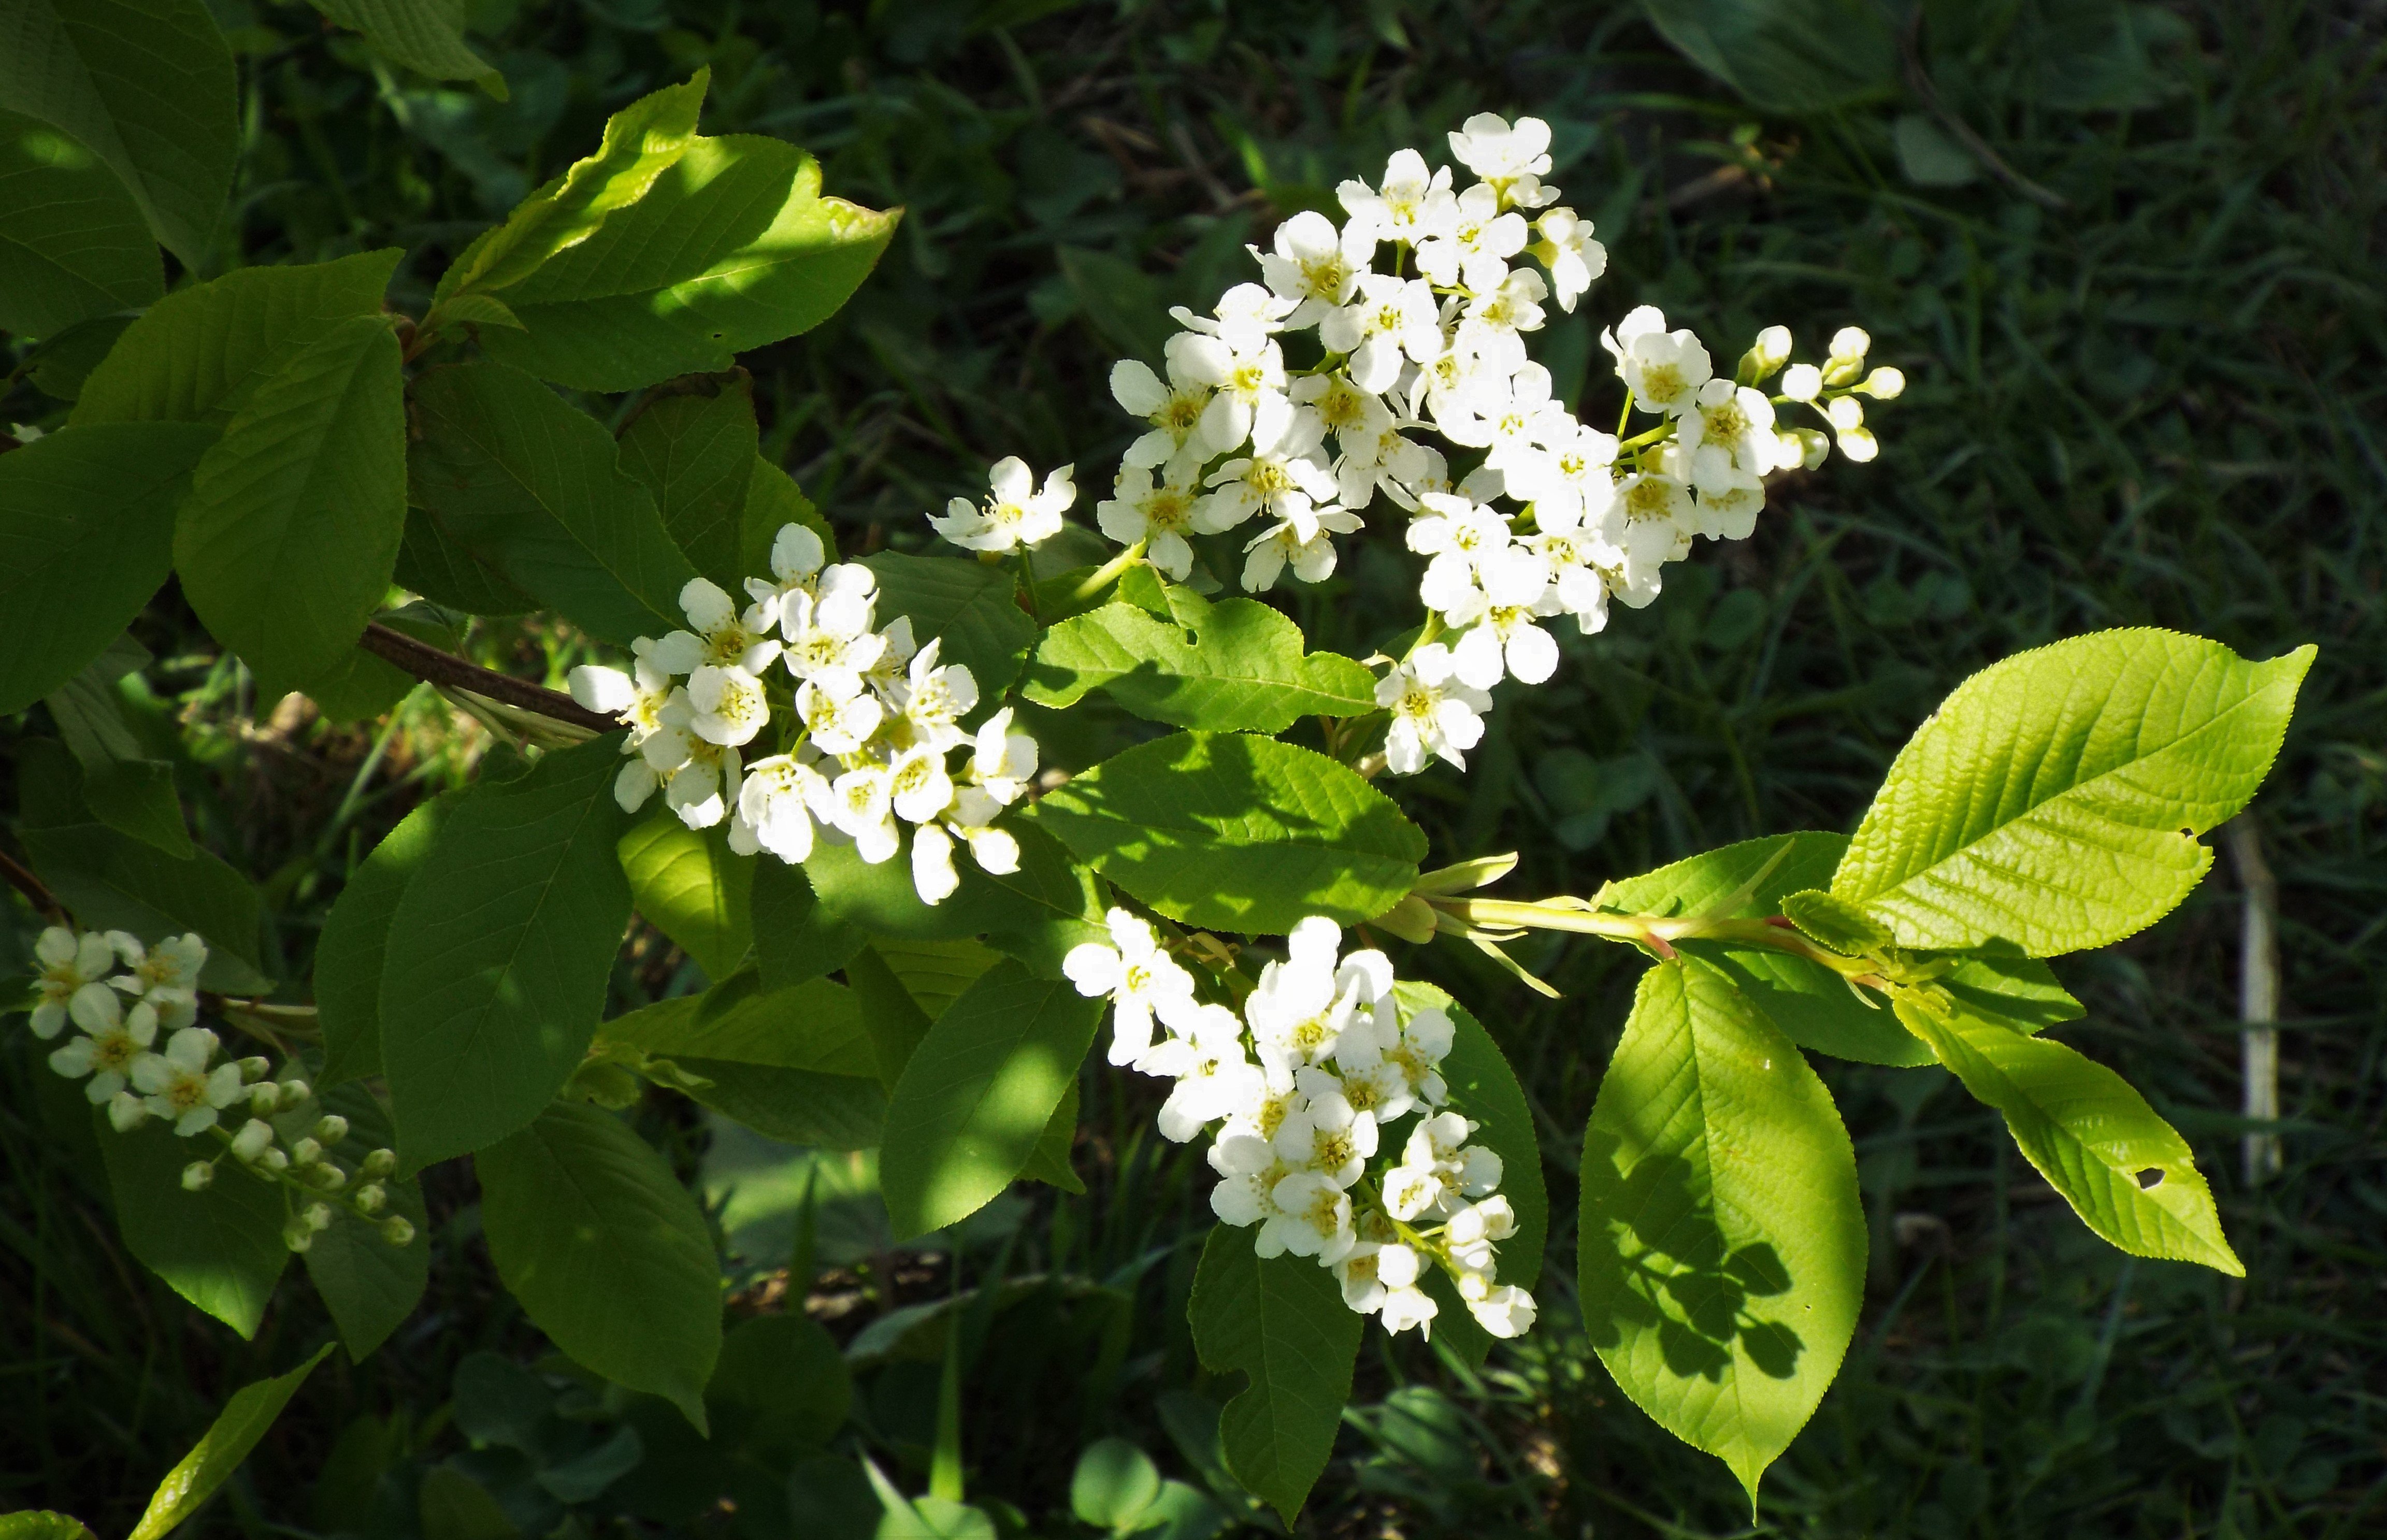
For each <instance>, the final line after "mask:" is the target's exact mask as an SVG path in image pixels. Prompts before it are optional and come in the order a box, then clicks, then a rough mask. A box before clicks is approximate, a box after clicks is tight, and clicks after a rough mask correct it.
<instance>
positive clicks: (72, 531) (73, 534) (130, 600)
mask: <svg viewBox="0 0 2387 1540" xmlns="http://www.w3.org/2000/svg"><path fill="white" fill-rule="evenodd" d="M214 438H215V433H214V431H213V430H212V429H209V428H204V427H200V426H198V425H196V424H195V423H121V424H116V425H111V426H107V427H100V428H65V429H61V430H60V431H58V432H57V433H52V434H45V435H43V436H42V437H40V438H37V439H35V440H33V441H32V443H31V444H28V445H26V446H25V447H24V448H21V449H12V450H10V451H9V452H8V453H6V454H5V455H0V614H6V616H7V617H8V624H7V625H6V626H0V716H6V715H10V714H13V713H17V712H20V711H23V710H24V709H25V708H26V707H27V706H30V705H32V703H33V702H34V701H38V700H40V699H41V698H42V697H43V696H44V695H47V694H49V693H50V692H52V691H53V690H56V689H57V688H59V687H60V686H62V685H64V684H65V683H66V682H67V681H68V680H69V679H71V678H73V677H74V676H75V675H76V674H77V673H79V672H81V671H82V666H83V665H84V664H85V663H89V662H91V660H92V659H94V658H95V657H97V656H98V655H99V652H100V650H101V649H102V648H105V647H106V646H107V644H108V643H109V642H111V641H113V640H114V639H115V638H116V637H118V636H120V634H122V632H123V630H124V627H125V625H126V623H127V622H129V621H131V620H132V619H133V616H135V615H137V614H139V613H140V612H141V610H142V607H143V606H144V605H145V604H147V603H148V602H149V598H150V596H151V595H153V594H155V593H156V592H157V591H158V588H159V587H161V586H162V585H163V584H164V583H165V581H166V576H167V574H168V573H170V571H171V570H172V568H173V549H174V505H175V504H176V503H177V502H179V501H180V500H181V499H182V496H183V488H184V487H185V486H188V485H189V480H190V474H191V468H192V467H193V466H195V465H196V464H197V463H198V462H199V456H200V455H201V454H203V453H205V452H206V450H207V447H208V444H209V443H210V442H212V441H213V440H214Z"/></svg>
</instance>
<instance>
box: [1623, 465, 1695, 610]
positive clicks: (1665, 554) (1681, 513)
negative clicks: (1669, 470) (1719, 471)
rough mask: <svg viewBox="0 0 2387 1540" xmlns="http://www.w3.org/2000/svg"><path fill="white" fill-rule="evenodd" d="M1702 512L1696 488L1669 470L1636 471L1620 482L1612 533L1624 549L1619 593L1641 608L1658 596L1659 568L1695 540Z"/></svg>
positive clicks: (1626, 600)
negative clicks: (1695, 500) (1695, 526)
mask: <svg viewBox="0 0 2387 1540" xmlns="http://www.w3.org/2000/svg"><path fill="white" fill-rule="evenodd" d="M1697 517H1698V513H1697V511H1696V510H1695V509H1694V508H1693V507H1692V506H1691V494H1690V488H1689V487H1687V486H1684V485H1683V483H1682V482H1681V481H1680V480H1678V479H1676V478H1675V477H1673V476H1670V475H1668V474H1666V473H1664V472H1663V471H1636V472H1635V473H1632V474H1631V475H1628V476H1626V477H1625V478H1624V479H1623V481H1620V482H1618V483H1617V484H1616V506H1615V509H1614V511H1613V512H1612V513H1611V514H1610V518H1609V529H1608V532H1610V533H1612V535H1613V537H1614V540H1615V544H1616V545H1617V547H1618V549H1621V550H1623V553H1624V566H1623V578H1624V584H1623V587H1621V588H1619V589H1618V590H1617V597H1618V598H1620V599H1622V600H1624V602H1625V603H1627V604H1631V605H1633V606H1634V607H1635V608H1636V609H1638V608H1639V607H1640V606H1641V605H1644V604H1647V603H1648V602H1649V600H1652V599H1655V598H1656V597H1657V594H1658V589H1657V585H1656V577H1657V573H1658V569H1659V567H1661V565H1663V564H1664V563H1666V562H1671V561H1673V559H1674V557H1675V556H1676V554H1677V553H1678V551H1679V549H1681V548H1684V547H1687V546H1688V545H1689V544H1690V539H1691V532H1692V524H1693V521H1694V520H1695V519H1696V518H1697Z"/></svg>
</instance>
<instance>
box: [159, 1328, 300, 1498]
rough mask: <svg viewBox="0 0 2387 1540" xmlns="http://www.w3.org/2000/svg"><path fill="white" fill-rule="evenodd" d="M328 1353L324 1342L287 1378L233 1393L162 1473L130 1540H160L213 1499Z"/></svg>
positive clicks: (274, 1378)
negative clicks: (185, 1451)
mask: <svg viewBox="0 0 2387 1540" xmlns="http://www.w3.org/2000/svg"><path fill="white" fill-rule="evenodd" d="M331 1351H332V1345H331V1344H329V1343H325V1344H323V1345H322V1346H321V1347H319V1348H317V1349H315V1351H314V1354H313V1355H312V1356H311V1357H309V1358H308V1360H307V1361H306V1362H305V1363H303V1364H300V1365H299V1366H298V1367H297V1369H294V1370H291V1371H290V1372H289V1373H287V1374H277V1375H275V1376H274V1377H273V1378H272V1379H271V1380H259V1381H258V1382H257V1383H255V1384H253V1385H244V1386H242V1387H241V1388H240V1389H239V1390H236V1391H234V1393H233V1397H232V1399H231V1400H230V1401H227V1402H226V1403H224V1409H223V1410H222V1411H221V1412H219V1413H217V1414H216V1420H215V1421H214V1422H213V1423H212V1424H211V1425H210V1426H209V1427H208V1431H207V1433H206V1434H205V1435H204V1436H202V1437H201V1438H200V1440H199V1441H198V1443H197V1444H196V1445H192V1447H191V1452H190V1453H189V1454H187V1455H184V1456H183V1458H182V1462H181V1463H180V1464H178V1465H176V1466H175V1467H174V1469H172V1470H171V1471H167V1472H166V1479H165V1480H164V1481H161V1482H159V1483H158V1490H157V1491H155V1492H153V1493H151V1494H150V1495H149V1507H148V1508H147V1509H146V1510H145V1511H144V1512H143V1513H142V1515H141V1521H140V1522H139V1523H137V1524H135V1525H133V1536H132V1540H166V1536H167V1535H169V1534H172V1533H173V1532H174V1529H175V1527H176V1526H177V1525H179V1524H181V1523H182V1522H183V1521H184V1520H186V1519H188V1518H190V1517H191V1515H193V1514H195V1513H196V1512H197V1511H198V1510H199V1506H200V1505H201V1504H202V1503H205V1502H206V1501H207V1500H208V1498H209V1497H212V1496H215V1493H216V1488H218V1487H220V1486H221V1485H223V1483H225V1482H226V1481H228V1480H230V1479H231V1478H232V1473H233V1472H234V1471H237V1470H239V1469H240V1462H241V1461H242V1460H245V1459H246V1458H248V1452H249V1451H250V1450H251V1449H254V1448H256V1447H257V1441H258V1440H259V1439H261V1438H263V1437H264V1436H265V1432H266V1430H267V1429H269V1428H271V1427H272V1426H273V1420H274V1419H275V1418H277V1417H280V1416H281V1415H282V1408H283V1407H286V1406H288V1405H289V1404H290V1397H291V1396H293V1395H297V1391H298V1387H299V1385H301V1384H302V1383H304V1382H306V1379H307V1376H308V1375H309V1374H311V1373H313V1372H314V1370H315V1366H316V1365H317V1364H320V1363H322V1361H323V1357H324V1355H325V1354H327V1353H329V1352H331Z"/></svg>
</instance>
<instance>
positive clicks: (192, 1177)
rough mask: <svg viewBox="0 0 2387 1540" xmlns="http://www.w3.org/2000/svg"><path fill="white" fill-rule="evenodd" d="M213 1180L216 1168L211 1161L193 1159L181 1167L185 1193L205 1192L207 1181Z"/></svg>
mask: <svg viewBox="0 0 2387 1540" xmlns="http://www.w3.org/2000/svg"><path fill="white" fill-rule="evenodd" d="M213 1180H216V1168H215V1164H214V1162H212V1161H206V1160H195V1161H193V1162H191V1163H190V1164H189V1165H188V1166H185V1167H183V1192H185V1193H200V1192H205V1191H206V1190H207V1185H208V1183H209V1182H211V1181H213Z"/></svg>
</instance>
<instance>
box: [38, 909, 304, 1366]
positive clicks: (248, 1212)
mask: <svg viewBox="0 0 2387 1540" xmlns="http://www.w3.org/2000/svg"><path fill="white" fill-rule="evenodd" d="M85 923H89V922H87V921H86V922H85ZM92 1127H93V1128H94V1129H95V1130H97V1132H98V1135H99V1153H100V1159H101V1161H102V1163H103V1164H104V1165H105V1166H106V1167H107V1190H108V1193H109V1194H110V1195H111V1197H113V1199H114V1200H115V1201H114V1203H113V1204H112V1205H111V1206H113V1207H114V1208H115V1210H116V1228H117V1231H118V1232H119V1233H120V1234H121V1235H122V1236H123V1237H124V1246H125V1249H126V1250H128V1251H130V1252H131V1253H133V1258H134V1259H135V1260H136V1261H138V1262H139V1263H140V1264H141V1265H142V1266H143V1267H145V1268H147V1269H149V1270H150V1271H151V1272H154V1273H156V1274H157V1275H158V1277H159V1278H161V1279H164V1280H165V1281H166V1286H167V1287H168V1288H170V1289H172V1290H173V1291H174V1292H175V1293H176V1294H181V1295H182V1296H183V1298H184V1299H187V1300H189V1301H190V1302H191V1303H192V1304H193V1305H195V1306H198V1308H200V1309H201V1310H204V1311H206V1312H207V1313H208V1315H211V1316H213V1317H215V1318H216V1319H218V1320H220V1321H222V1322H223V1323H224V1324H225V1325H226V1326H229V1327H231V1328H232V1329H233V1330H234V1331H235V1332H239V1333H240V1334H241V1335H242V1336H243V1337H254V1336H255V1335H257V1328H258V1323H259V1322H260V1321H262V1320H263V1319H265V1306H267V1304H268V1303H270V1302H271V1301H272V1298H273V1285H274V1282H275V1281H276V1280H278V1279H279V1278H281V1276H282V1269H283V1267H284V1264H286V1263H287V1262H288V1261H289V1260H290V1248H289V1247H288V1246H285V1245H284V1244H283V1243H282V1225H283V1221H284V1218H285V1217H286V1216H285V1214H284V1206H283V1202H282V1190H281V1189H280V1188H278V1187H276V1186H274V1185H273V1184H272V1183H271V1182H268V1181H262V1180H259V1179H257V1178H255V1177H252V1176H250V1175H248V1174H247V1173H246V1172H245V1171H241V1170H238V1169H233V1170H220V1171H219V1172H218V1173H217V1177H216V1180H214V1181H212V1182H210V1183H208V1185H207V1186H206V1187H203V1188H201V1189H200V1190H199V1191H197V1192H196V1193H189V1192H185V1191H183V1167H185V1166H188V1165H189V1164H190V1163H191V1162H192V1161H194V1160H205V1159H207V1158H208V1157H209V1156H210V1155H214V1154H216V1153H217V1152H218V1151H219V1150H221V1148H222V1146H221V1145H220V1144H218V1143H217V1142H215V1141H214V1140H212V1139H178V1138H176V1137H175V1135H174V1132H173V1130H171V1129H169V1128H168V1127H167V1126H166V1125H164V1124H163V1123H159V1122H157V1121H155V1120H152V1121H150V1122H147V1123H145V1124H143V1125H142V1126H141V1127H139V1128H137V1129H134V1130H132V1131H131V1132H130V1133H119V1132H117V1131H116V1130H114V1129H113V1128H111V1127H109V1126H108V1122H107V1113H106V1112H105V1111H104V1110H102V1109H99V1108H94V1109H93V1111H92ZM227 1164H229V1162H227Z"/></svg>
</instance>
